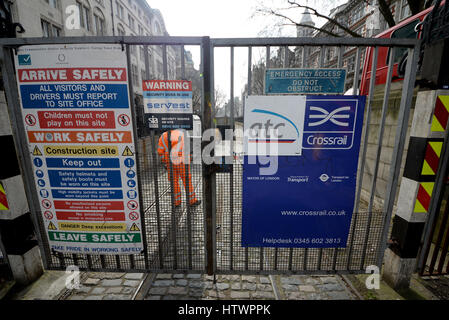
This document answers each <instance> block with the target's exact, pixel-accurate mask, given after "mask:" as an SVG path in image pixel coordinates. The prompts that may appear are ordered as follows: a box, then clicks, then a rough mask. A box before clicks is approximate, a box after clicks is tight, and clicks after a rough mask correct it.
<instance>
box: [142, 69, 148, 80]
mask: <svg viewBox="0 0 449 320" xmlns="http://www.w3.org/2000/svg"><path fill="white" fill-rule="evenodd" d="M140 74H141V75H142V81H143V80H148V79H145V78H146V73H145V70H143V69H142V70H141V71H140Z"/></svg>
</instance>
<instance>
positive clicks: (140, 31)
mask: <svg viewBox="0 0 449 320" xmlns="http://www.w3.org/2000/svg"><path fill="white" fill-rule="evenodd" d="M139 36H143V28H142V26H141V25H140V24H139Z"/></svg>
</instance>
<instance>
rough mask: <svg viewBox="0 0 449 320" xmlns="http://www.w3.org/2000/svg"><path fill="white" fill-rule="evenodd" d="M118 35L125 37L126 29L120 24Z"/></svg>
mask: <svg viewBox="0 0 449 320" xmlns="http://www.w3.org/2000/svg"><path fill="white" fill-rule="evenodd" d="M117 34H118V35H119V36H121V37H122V36H124V35H125V29H124V28H123V27H122V26H121V25H120V24H119V25H117Z"/></svg>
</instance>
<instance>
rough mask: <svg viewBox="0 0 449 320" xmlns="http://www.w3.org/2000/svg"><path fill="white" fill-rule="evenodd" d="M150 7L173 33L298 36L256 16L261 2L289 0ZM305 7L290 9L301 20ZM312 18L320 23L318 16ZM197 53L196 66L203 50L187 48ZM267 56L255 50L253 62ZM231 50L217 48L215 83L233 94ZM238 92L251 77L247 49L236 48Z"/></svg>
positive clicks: (162, 1)
mask: <svg viewBox="0 0 449 320" xmlns="http://www.w3.org/2000/svg"><path fill="white" fill-rule="evenodd" d="M147 2H148V4H149V5H150V7H152V8H155V9H159V10H160V11H161V13H162V16H163V17H164V21H165V27H166V28H167V31H168V33H169V34H170V35H171V36H210V37H211V38H246V37H260V36H271V37H273V36H289V37H290V36H295V35H296V31H295V28H294V27H291V26H290V27H283V28H282V29H279V27H276V26H275V25H276V21H275V20H274V19H273V18H270V17H264V16H261V15H260V14H259V15H254V13H255V10H256V8H260V7H261V3H262V4H263V5H265V6H267V7H273V8H282V7H286V6H288V5H287V1H286V0H147ZM300 2H301V3H304V4H305V3H306V1H300ZM343 2H345V0H308V1H307V4H308V5H309V6H311V7H315V8H317V9H319V10H320V11H321V12H328V11H329V9H330V8H332V7H334V6H336V5H338V4H340V3H343ZM303 11H304V9H302V8H301V9H298V10H296V11H288V14H289V15H291V16H292V18H294V19H295V20H300V18H301V13H302V12H303ZM312 19H313V20H314V21H315V22H316V23H317V24H318V25H319V24H321V23H322V22H320V21H319V20H318V19H316V17H312ZM187 49H188V50H190V51H191V52H192V54H193V58H194V62H195V65H196V66H198V64H199V50H195V49H194V48H190V47H189V48H187ZM264 55H265V51H264V50H262V49H261V50H260V51H258V50H254V49H253V62H256V61H257V60H258V59H260V58H261V57H263V56H264ZM229 59H230V58H229V49H228V48H225V49H216V50H215V65H216V67H215V86H216V88H218V89H219V90H221V91H222V92H223V93H224V94H226V95H227V96H229V87H230V84H229V82H230V81H229V65H230V64H229ZM234 64H235V87H234V90H235V95H236V96H238V95H240V93H241V90H243V86H244V84H245V83H246V78H247V49H246V48H239V49H236V51H235V63H234Z"/></svg>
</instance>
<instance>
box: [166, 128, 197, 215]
mask: <svg viewBox="0 0 449 320" xmlns="http://www.w3.org/2000/svg"><path fill="white" fill-rule="evenodd" d="M169 133H170V134H169ZM169 136H170V138H169ZM169 140H170V142H171V157H170V154H169V148H168V147H169V145H168V143H169V142H168V141H169ZM157 153H158V154H159V156H160V157H161V160H162V162H163V163H164V165H165V168H166V169H167V171H168V180H169V181H170V180H171V181H172V182H173V189H174V190H173V193H174V200H175V206H176V207H178V206H180V205H181V187H180V185H179V179H180V178H181V180H182V182H183V184H184V188H185V190H186V193H188V194H187V197H188V200H189V205H190V206H197V205H199V204H200V203H201V200H198V199H197V198H196V195H195V191H194V188H193V185H192V175H191V171H190V155H187V156H185V154H184V133H183V132H182V131H181V130H171V131H170V132H168V131H166V132H164V133H163V134H162V135H161V137H160V138H159V145H158V149H157ZM170 167H171V168H172V170H170ZM170 171H173V179H171V172H170ZM187 187H188V188H187Z"/></svg>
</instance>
